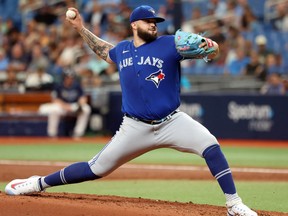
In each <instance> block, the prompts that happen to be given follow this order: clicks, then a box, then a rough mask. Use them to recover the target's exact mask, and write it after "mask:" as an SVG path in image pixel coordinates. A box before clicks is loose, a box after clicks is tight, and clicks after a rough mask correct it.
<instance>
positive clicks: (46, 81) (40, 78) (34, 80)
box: [25, 61, 53, 91]
mask: <svg viewBox="0 0 288 216" xmlns="http://www.w3.org/2000/svg"><path fill="white" fill-rule="evenodd" d="M46 67H47V65H46V64H45V62H41V61H40V62H38V64H37V65H34V68H33V70H31V71H29V73H28V74H27V77H26V80H25V87H26V89H27V90H33V91H39V90H40V91H43V90H52V88H53V77H52V76H51V75H50V74H48V73H46Z"/></svg>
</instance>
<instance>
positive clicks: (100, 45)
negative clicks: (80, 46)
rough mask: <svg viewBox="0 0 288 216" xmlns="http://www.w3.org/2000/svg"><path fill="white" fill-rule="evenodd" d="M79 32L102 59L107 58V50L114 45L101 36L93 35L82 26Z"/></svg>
mask: <svg viewBox="0 0 288 216" xmlns="http://www.w3.org/2000/svg"><path fill="white" fill-rule="evenodd" d="M79 34H80V35H81V37H82V38H83V40H84V41H85V42H86V43H87V44H88V46H89V47H90V48H91V49H92V50H93V51H94V52H95V53H96V54H97V55H98V56H100V58H102V59H103V60H105V61H106V60H107V57H108V53H109V50H110V49H111V48H113V47H114V46H113V45H112V44H110V43H108V42H106V41H104V40H102V39H101V38H99V37H97V36H96V35H94V34H93V33H92V32H90V31H89V30H88V29H86V28H82V29H81V30H80V31H79Z"/></svg>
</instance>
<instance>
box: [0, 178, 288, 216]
mask: <svg viewBox="0 0 288 216" xmlns="http://www.w3.org/2000/svg"><path fill="white" fill-rule="evenodd" d="M236 186H237V188H238V191H239V194H240V196H241V197H242V199H243V200H244V201H245V203H246V204H247V205H249V207H251V208H253V209H258V210H259V209H261V210H266V211H278V212H288V206H287V194H288V182H246V181H237V183H236ZM167 188H169V189H167ZM0 189H1V190H3V189H4V184H0ZM47 191H48V192H69V193H82V194H98V195H116V196H124V197H141V198H149V199H155V200H168V201H177V202H193V203H198V204H211V205H219V206H224V203H225V199H224V196H223V195H222V192H221V190H220V188H219V186H218V184H217V183H216V181H189V180H179V181H177V180H169V181H165V180H126V181H103V180H98V181H93V182H85V183H81V184H73V185H65V186H58V187H54V188H49V189H48V190H47ZM276 200H277V201H276Z"/></svg>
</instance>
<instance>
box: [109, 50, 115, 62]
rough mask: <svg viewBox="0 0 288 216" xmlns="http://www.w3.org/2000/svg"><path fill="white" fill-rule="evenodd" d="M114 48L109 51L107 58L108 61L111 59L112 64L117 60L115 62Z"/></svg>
mask: <svg viewBox="0 0 288 216" xmlns="http://www.w3.org/2000/svg"><path fill="white" fill-rule="evenodd" d="M116 47H117V46H115V47H113V48H112V49H111V50H110V51H109V57H110V59H111V60H112V61H113V62H114V63H116V62H117V60H116Z"/></svg>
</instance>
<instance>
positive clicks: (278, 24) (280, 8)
mask: <svg viewBox="0 0 288 216" xmlns="http://www.w3.org/2000/svg"><path fill="white" fill-rule="evenodd" d="M287 9H288V3H287V2H284V1H283V2H280V3H278V4H276V6H275V12H274V14H273V15H272V16H273V18H272V20H271V23H272V26H273V28H274V29H275V30H278V31H285V32H286V31H288V14H287Z"/></svg>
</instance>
